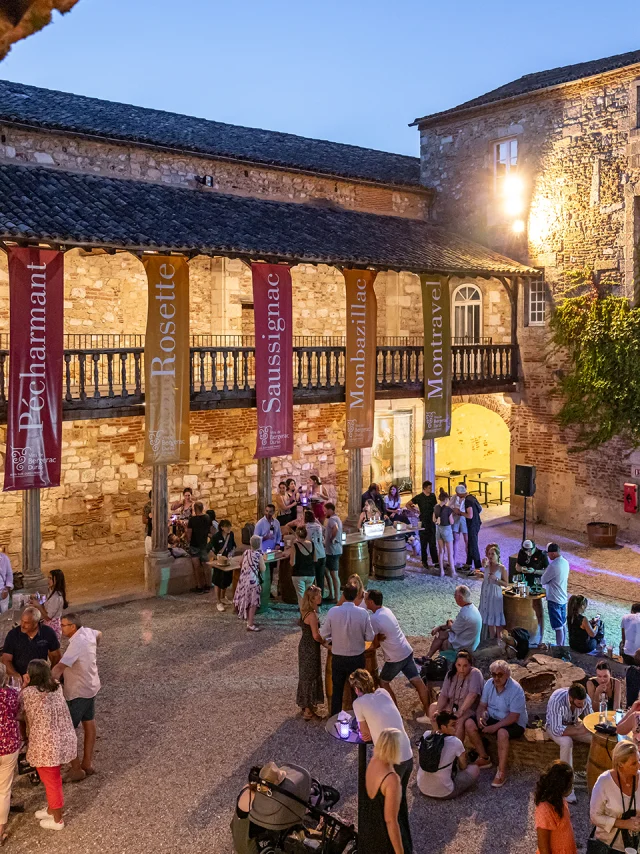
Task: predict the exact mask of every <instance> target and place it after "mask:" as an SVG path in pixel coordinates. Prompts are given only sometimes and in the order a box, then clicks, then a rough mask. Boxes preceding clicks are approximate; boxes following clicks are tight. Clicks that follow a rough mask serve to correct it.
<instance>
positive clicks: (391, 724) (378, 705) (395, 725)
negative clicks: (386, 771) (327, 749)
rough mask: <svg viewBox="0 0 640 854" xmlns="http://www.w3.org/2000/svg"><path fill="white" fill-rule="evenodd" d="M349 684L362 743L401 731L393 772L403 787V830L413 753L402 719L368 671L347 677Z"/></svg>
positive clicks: (407, 814) (406, 814)
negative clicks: (397, 756) (386, 730)
mask: <svg viewBox="0 0 640 854" xmlns="http://www.w3.org/2000/svg"><path fill="white" fill-rule="evenodd" d="M349 684H350V685H351V687H352V688H353V690H354V693H355V695H356V699H355V700H354V701H353V712H354V714H355V716H356V719H357V721H358V728H359V730H360V737H361V738H362V739H363V741H372V742H373V743H374V745H375V743H376V742H377V740H378V738H379V737H380V733H381V732H382V731H383V730H385V729H397V730H399V731H400V734H401V735H400V742H401V747H400V759H399V762H398V764H397V765H394V769H395V772H396V774H397V775H398V777H400V783H401V784H402V800H401V802H400V813H402V812H404V814H405V816H404V817H405V819H406V822H407V825H406V826H408V823H409V813H408V808H407V786H408V785H409V777H411V771H412V770H413V749H412V747H411V742H410V741H409V737H408V735H407V733H406V732H405V729H404V723H403V722H402V716H401V714H400V712H399V711H398V707H397V706H396V704H395V703H394V701H393V699H392V698H391V695H390V694H389V692H388V691H385V689H384V688H378V689H377V690H376V686H375V685H374V683H373V678H372V676H371V674H370V673H369V671H367V670H364V669H360V670H356V671H355V673H352V674H351V676H350V677H349ZM401 823H402V820H401Z"/></svg>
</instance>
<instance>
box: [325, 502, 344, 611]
mask: <svg viewBox="0 0 640 854" xmlns="http://www.w3.org/2000/svg"><path fill="white" fill-rule="evenodd" d="M324 510H325V513H326V517H327V522H326V525H325V528H324V550H325V554H326V565H325V577H326V580H327V587H328V588H329V601H330V602H332V603H333V604H336V603H337V601H338V594H339V593H340V555H341V554H342V521H341V519H340V517H339V516H338V514H337V513H336V506H335V504H334V503H333V502H332V501H327V503H326V504H325V505H324Z"/></svg>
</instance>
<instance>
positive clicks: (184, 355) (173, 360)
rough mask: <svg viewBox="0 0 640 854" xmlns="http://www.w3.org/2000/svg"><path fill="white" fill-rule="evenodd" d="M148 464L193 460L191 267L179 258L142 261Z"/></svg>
mask: <svg viewBox="0 0 640 854" xmlns="http://www.w3.org/2000/svg"><path fill="white" fill-rule="evenodd" d="M143 264H144V268H145V270H146V273H147V284H148V294H149V299H148V309H147V334H146V337H145V344H144V378H145V404H146V405H145V442H144V462H145V465H166V464H167V463H186V462H188V461H189V450H190V448H189V265H188V263H187V259H186V258H182V257H180V256H178V255H166V256H162V255H150V256H148V257H145V258H143Z"/></svg>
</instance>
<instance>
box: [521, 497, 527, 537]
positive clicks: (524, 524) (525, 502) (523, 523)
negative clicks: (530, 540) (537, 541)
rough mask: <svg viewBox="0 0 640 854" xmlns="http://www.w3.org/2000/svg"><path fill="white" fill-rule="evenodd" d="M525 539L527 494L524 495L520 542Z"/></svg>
mask: <svg viewBox="0 0 640 854" xmlns="http://www.w3.org/2000/svg"><path fill="white" fill-rule="evenodd" d="M526 539H527V496H526V495H525V497H524V518H523V520H522V542H523V543H524V541H525V540H526Z"/></svg>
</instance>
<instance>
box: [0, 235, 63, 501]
mask: <svg viewBox="0 0 640 854" xmlns="http://www.w3.org/2000/svg"><path fill="white" fill-rule="evenodd" d="M63 257H64V256H63V254H62V252H57V251H55V250H52V249H38V248H37V247H33V248H31V247H25V248H18V247H11V248H10V249H9V404H8V412H7V456H6V460H5V469H4V492H9V491H13V490H16V489H47V488H49V487H52V486H60V459H61V456H62V363H63V355H62V351H63V304H64V262H63Z"/></svg>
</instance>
